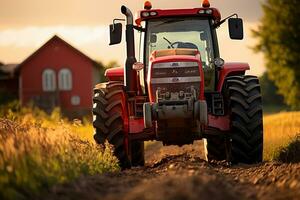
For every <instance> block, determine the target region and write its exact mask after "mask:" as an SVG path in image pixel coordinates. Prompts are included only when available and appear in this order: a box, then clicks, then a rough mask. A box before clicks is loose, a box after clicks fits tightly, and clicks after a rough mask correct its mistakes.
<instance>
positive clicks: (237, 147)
mask: <svg viewBox="0 0 300 200" xmlns="http://www.w3.org/2000/svg"><path fill="white" fill-rule="evenodd" d="M224 96H225V101H226V102H227V106H228V108H229V109H228V113H229V115H230V118H231V134H230V145H229V147H228V148H230V149H229V151H228V152H230V161H231V162H232V163H233V164H235V163H246V164H254V163H259V162H262V160H263V110H262V97H261V90H260V85H259V80H258V78H257V77H256V76H231V77H228V78H227V79H226V82H225V85H224Z"/></svg>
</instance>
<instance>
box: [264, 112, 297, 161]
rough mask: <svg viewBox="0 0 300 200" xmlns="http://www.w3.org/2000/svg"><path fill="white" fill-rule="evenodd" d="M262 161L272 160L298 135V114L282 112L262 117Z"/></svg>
mask: <svg viewBox="0 0 300 200" xmlns="http://www.w3.org/2000/svg"><path fill="white" fill-rule="evenodd" d="M264 132H265V135H264V140H265V141H264V145H265V148H264V159H265V160H274V159H276V158H277V156H278V153H279V151H281V148H284V147H287V146H288V145H289V143H290V142H292V141H293V140H294V138H295V137H296V136H297V135H298V134H299V133H300V112H283V113H279V114H273V115H268V116H265V117H264Z"/></svg>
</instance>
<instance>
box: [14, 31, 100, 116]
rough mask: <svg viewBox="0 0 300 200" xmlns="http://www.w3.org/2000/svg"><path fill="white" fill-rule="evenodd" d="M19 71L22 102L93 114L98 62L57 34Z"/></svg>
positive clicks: (45, 107)
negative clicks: (93, 90)
mask: <svg viewBox="0 0 300 200" xmlns="http://www.w3.org/2000/svg"><path fill="white" fill-rule="evenodd" d="M19 74H20V76H19V85H20V88H19V96H20V100H21V103H22V105H27V104H34V105H36V106H38V107H40V108H42V109H44V110H46V111H51V110H52V109H53V108H54V107H60V108H61V109H62V111H63V112H64V113H65V114H66V115H67V116H70V117H81V116H83V115H85V114H87V113H90V111H91V108H92V95H93V93H92V88H93V86H94V85H95V84H96V83H98V82H100V68H99V67H97V64H96V63H95V62H94V61H93V60H92V59H91V58H89V57H88V56H86V55H84V54H83V53H82V52H80V51H79V50H78V49H76V48H74V47H72V46H71V45H70V44H68V43H67V42H65V41H64V40H62V39H61V38H59V37H58V36H54V37H53V38H51V39H50V40H49V41H48V42H46V44H44V45H43V46H42V47H41V48H39V49H38V50H37V51H36V52H34V53H33V54H32V55H31V56H29V57H28V58H27V59H26V60H25V61H23V62H22V63H21V64H20V65H19Z"/></svg>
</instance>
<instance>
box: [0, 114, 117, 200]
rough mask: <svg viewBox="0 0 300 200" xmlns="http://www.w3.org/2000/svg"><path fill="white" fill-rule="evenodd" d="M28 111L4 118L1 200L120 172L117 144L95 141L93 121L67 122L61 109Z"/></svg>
mask: <svg viewBox="0 0 300 200" xmlns="http://www.w3.org/2000/svg"><path fill="white" fill-rule="evenodd" d="M22 112H23V114H22V113H20V114H16V113H10V114H8V116H7V118H6V119H1V118H0V199H31V198H32V197H33V196H35V195H38V194H40V193H42V192H43V191H46V190H47V189H49V188H50V187H51V186H53V185H55V184H62V183H65V182H69V181H72V180H74V179H76V178H78V177H81V176H85V175H94V174H101V173H103V172H113V171H118V170H119V167H118V164H117V159H116V158H115V157H114V156H112V148H111V147H110V146H109V145H106V146H105V147H99V146H98V145H96V144H95V143H94V142H93V141H91V137H90V135H91V131H92V130H91V129H92V127H91V125H90V124H82V123H81V122H79V121H74V122H72V123H71V122H67V121H65V120H62V118H61V116H60V112H59V111H57V110H56V111H54V112H53V113H52V115H51V116H47V115H46V114H45V113H43V112H41V111H33V112H31V113H30V112H28V110H27V111H24V110H23V111H22ZM24 113H26V114H24Z"/></svg>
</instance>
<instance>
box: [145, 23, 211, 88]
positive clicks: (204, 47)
mask: <svg viewBox="0 0 300 200" xmlns="http://www.w3.org/2000/svg"><path fill="white" fill-rule="evenodd" d="M145 42H146V45H145V47H146V51H145V53H146V61H148V60H149V56H150V55H151V53H152V52H153V51H155V50H163V49H172V48H188V49H197V50H199V51H200V54H201V59H202V65H203V69H204V72H205V76H206V80H205V82H206V83H205V87H206V88H207V89H208V88H213V84H214V83H213V82H214V80H213V79H214V66H213V64H212V61H213V59H214V51H213V44H212V36H211V29H210V24H209V20H208V19H203V18H195V17H193V18H192V17H185V18H178V17H177V18H163V19H153V20H149V21H148V25H147V38H146V40H145ZM145 65H146V70H147V68H148V65H149V63H148V62H146V63H145Z"/></svg>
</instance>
